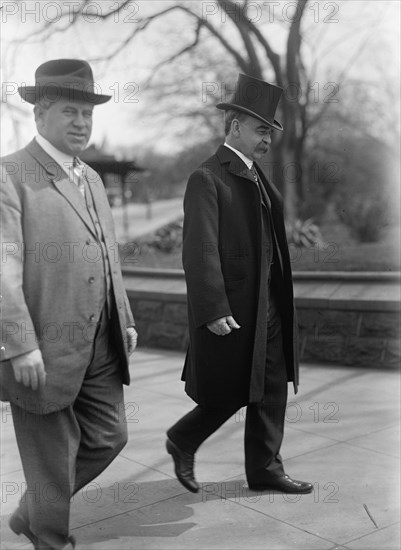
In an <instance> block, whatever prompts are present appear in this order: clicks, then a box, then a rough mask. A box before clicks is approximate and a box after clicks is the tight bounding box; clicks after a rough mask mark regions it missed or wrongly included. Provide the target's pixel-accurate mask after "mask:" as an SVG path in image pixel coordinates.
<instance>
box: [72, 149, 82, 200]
mask: <svg viewBox="0 0 401 550" xmlns="http://www.w3.org/2000/svg"><path fill="white" fill-rule="evenodd" d="M83 168H84V167H83V165H82V164H81V163H80V162H79V159H78V157H74V160H73V163H72V169H73V172H74V182H75V183H76V184H77V187H78V189H79V190H80V192H81V193H82V196H85V185H84V176H83Z"/></svg>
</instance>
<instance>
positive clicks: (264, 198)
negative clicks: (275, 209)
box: [249, 164, 271, 208]
mask: <svg viewBox="0 0 401 550" xmlns="http://www.w3.org/2000/svg"><path fill="white" fill-rule="evenodd" d="M249 170H250V171H251V174H252V176H253V179H254V180H255V181H256V183H257V185H258V186H259V190H260V196H261V200H262V203H263V204H265V206H267V207H268V208H271V204H270V199H269V196H268V195H267V193H266V192H264V193H262V190H261V187H262V183H261V181H260V178H259V175H258V173H257V171H256V168H255V165H254V164H252V166H251V167H250V169H249ZM266 203H267V204H266Z"/></svg>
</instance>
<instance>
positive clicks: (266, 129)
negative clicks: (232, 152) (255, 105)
mask: <svg viewBox="0 0 401 550" xmlns="http://www.w3.org/2000/svg"><path fill="white" fill-rule="evenodd" d="M233 124H234V128H233V132H234V136H235V139H236V149H238V150H239V151H241V153H243V154H244V155H245V156H247V157H248V158H250V159H252V160H259V159H260V158H261V157H262V156H263V155H265V154H266V153H267V152H268V151H269V150H270V144H271V135H272V132H273V128H272V127H271V126H268V125H267V124H265V123H264V122H262V121H261V120H258V119H257V118H254V117H251V116H247V117H246V118H245V119H243V120H241V121H233Z"/></svg>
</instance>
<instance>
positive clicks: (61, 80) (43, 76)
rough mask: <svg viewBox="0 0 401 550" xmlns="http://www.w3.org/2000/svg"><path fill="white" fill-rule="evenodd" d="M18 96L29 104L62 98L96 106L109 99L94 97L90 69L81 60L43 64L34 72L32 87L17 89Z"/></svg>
mask: <svg viewBox="0 0 401 550" xmlns="http://www.w3.org/2000/svg"><path fill="white" fill-rule="evenodd" d="M18 92H19V94H20V96H21V97H22V98H23V99H25V101H28V103H32V104H35V103H36V101H37V100H38V99H41V98H46V99H48V100H49V101H57V100H58V99H61V98H64V99H65V98H66V99H69V100H70V101H85V102H88V103H94V104H95V105H100V104H101V103H106V101H109V99H110V98H111V96H110V95H103V94H97V93H95V83H94V80H93V73H92V69H91V67H90V65H89V63H88V62H87V61H83V60H81V59H52V60H51V61H46V63H43V64H42V65H39V67H38V68H37V69H36V72H35V86H20V87H19V88H18Z"/></svg>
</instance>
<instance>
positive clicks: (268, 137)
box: [263, 134, 272, 145]
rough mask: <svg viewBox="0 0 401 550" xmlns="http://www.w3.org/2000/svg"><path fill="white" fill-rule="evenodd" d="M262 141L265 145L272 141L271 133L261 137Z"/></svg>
mask: <svg viewBox="0 0 401 550" xmlns="http://www.w3.org/2000/svg"><path fill="white" fill-rule="evenodd" d="M263 142H264V143H266V144H267V145H270V144H271V142H272V138H271V135H270V134H267V135H265V136H264V137H263Z"/></svg>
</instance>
